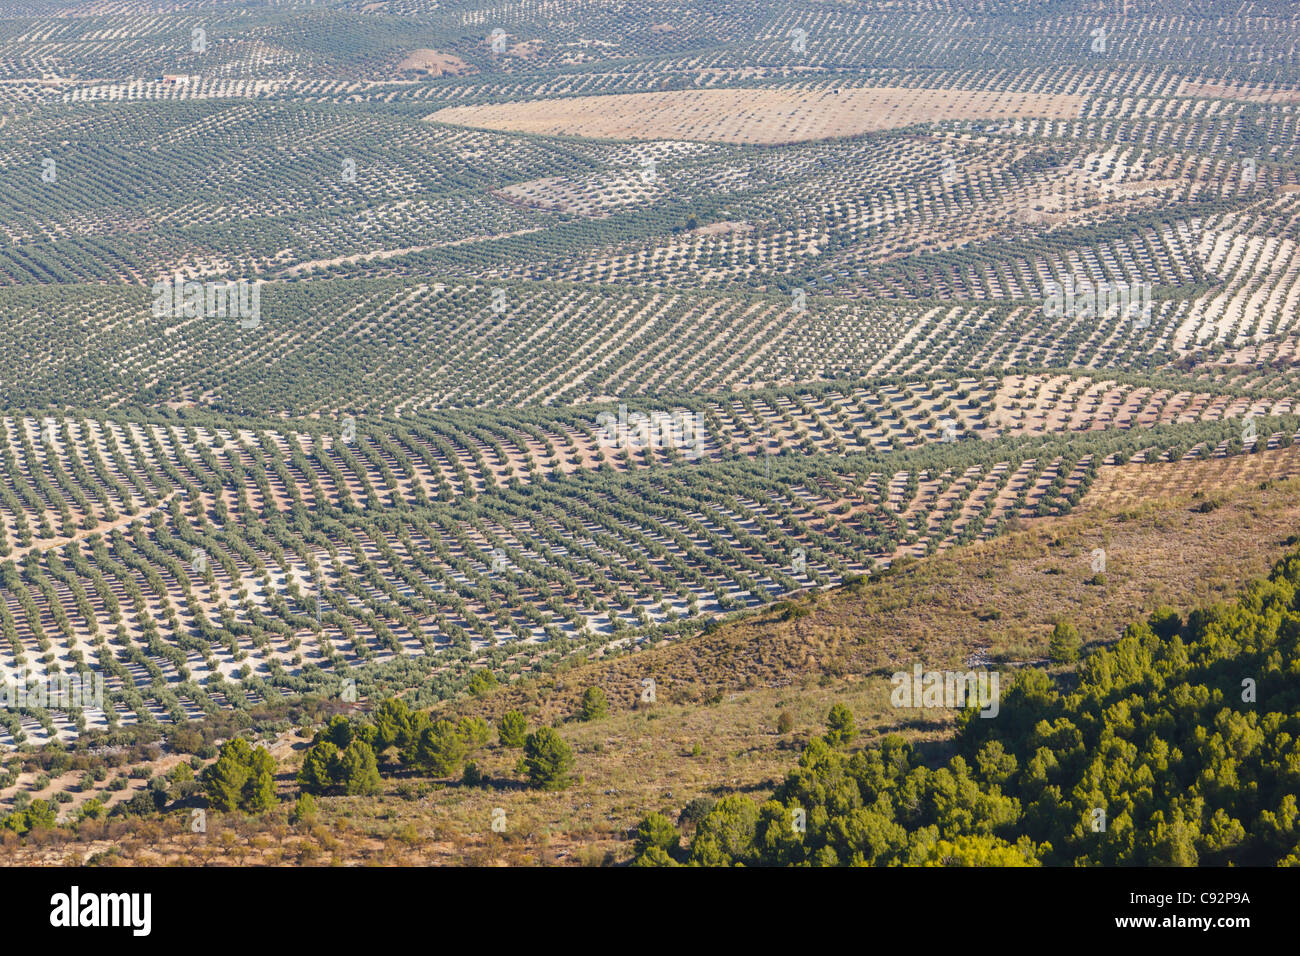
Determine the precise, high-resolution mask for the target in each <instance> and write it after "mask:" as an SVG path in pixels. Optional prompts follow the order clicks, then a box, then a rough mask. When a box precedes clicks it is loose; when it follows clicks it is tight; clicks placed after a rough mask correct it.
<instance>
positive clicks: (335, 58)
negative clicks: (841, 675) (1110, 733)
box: [0, 0, 1300, 747]
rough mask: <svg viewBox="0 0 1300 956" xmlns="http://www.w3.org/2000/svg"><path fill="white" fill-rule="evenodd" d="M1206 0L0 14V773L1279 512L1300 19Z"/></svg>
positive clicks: (130, 5) (1291, 420) (1299, 213)
mask: <svg viewBox="0 0 1300 956" xmlns="http://www.w3.org/2000/svg"><path fill="white" fill-rule="evenodd" d="M1183 6H1186V7H1187V9H1184V10H1173V9H1171V8H1170V5H1169V4H1167V3H1162V2H1158V0H1134V2H1125V3H1119V2H1109V0H1106V2H1102V3H1095V2H1083V0H1051V2H1046V3H1042V2H1027V0H993V2H986V3H982V4H971V3H968V2H965V0H936V2H925V3H902V4H899V3H896V2H884V0H851V2H845V3H837V4H826V3H821V2H815V0H778V2H776V3H771V4H752V3H741V2H738V0H693V2H689V3H685V4H683V3H680V2H677V0H673V2H668V0H629V2H627V3H621V4H610V3H606V2H602V0H556V2H549V3H545V4H532V3H523V4H518V3H509V4H504V3H491V2H484V0H440V2H438V3H433V2H425V0H379V2H369V0H326V2H305V0H304V2H298V0H287V2H277V3H261V4H252V5H248V4H233V3H226V2H220V0H204V2H200V3H193V4H188V3H187V4H183V5H180V6H166V5H164V6H158V5H155V4H151V3H147V2H143V0H120V2H102V0H89V2H77V3H72V4H52V3H48V2H45V0H0V322H2V323H3V326H4V329H5V333H6V334H5V335H4V336H0V456H2V457H3V467H0V635H2V637H3V639H2V640H0V676H2V677H3V679H4V681H5V682H6V683H10V684H15V683H16V684H22V683H24V682H30V681H42V680H44V679H46V678H49V677H51V676H53V675H56V674H67V673H69V672H71V671H82V672H87V673H99V674H102V675H103V676H104V680H105V688H106V695H105V701H104V706H103V707H102V708H99V707H92V708H85V709H82V708H75V707H74V708H71V709H59V708H46V707H41V706H20V707H13V708H7V709H5V710H3V711H0V725H2V726H0V745H4V746H8V747H14V746H27V745H37V744H41V743H45V742H49V741H51V740H54V739H56V738H59V739H63V740H70V739H72V738H73V737H75V736H77V735H78V734H80V733H82V732H84V731H87V730H100V731H105V734H104V735H103V736H104V737H105V738H111V737H112V732H113V731H114V730H115V729H116V728H119V727H126V726H129V725H140V724H143V725H152V724H155V723H158V724H177V723H181V722H184V721H187V720H191V719H196V718H199V717H203V716H212V715H216V714H220V713H225V712H229V711H237V712H240V713H245V714H246V713H248V712H249V711H250V710H251V709H255V708H256V707H257V706H258V705H259V704H261V703H276V702H278V701H281V700H284V699H288V698H293V697H297V696H299V695H308V696H319V695H327V696H328V695H337V694H340V693H344V694H347V695H348V696H349V697H350V696H351V694H352V693H353V691H355V692H357V693H359V694H360V695H361V696H362V697H363V698H364V697H370V698H372V699H377V698H378V697H380V696H383V695H385V694H388V693H393V692H398V691H403V692H407V693H409V694H410V698H411V699H412V700H414V701H417V702H423V703H426V704H431V703H433V702H435V701H437V700H439V699H441V698H445V697H448V696H450V695H454V694H455V693H457V692H458V690H459V689H460V688H461V687H462V686H463V685H464V684H465V682H466V681H467V680H468V679H469V676H470V673H471V672H472V671H475V670H480V669H483V668H484V667H487V668H489V669H491V670H493V671H494V672H496V673H498V674H499V675H501V676H506V677H515V676H517V675H520V674H525V673H530V672H532V673H536V672H538V671H542V670H547V669H550V668H553V667H555V666H557V665H559V664H560V663H561V662H571V661H572V660H573V659H574V658H576V657H577V656H579V655H595V654H597V653H601V652H602V651H603V652H611V651H612V650H614V649H618V648H621V647H630V646H642V645H650V644H657V643H660V642H664V641H670V640H672V639H676V638H679V637H682V636H683V635H688V634H692V633H695V632H697V631H699V630H701V629H703V628H704V627H706V626H708V625H709V622H711V621H713V620H714V619H716V618H717V617H719V616H720V615H725V614H727V613H729V612H732V611H736V610H739V609H744V608H751V607H756V606H758V605H762V604H767V603H769V602H775V601H779V600H784V599H788V598H789V597H790V596H791V595H794V594H798V593H802V592H806V591H810V590H814V589H821V588H826V587H829V586H832V585H835V584H837V583H839V582H842V581H843V580H845V579H846V578H850V577H851V576H855V575H860V574H863V573H867V572H872V571H877V570H880V569H883V568H885V567H888V566H891V565H893V564H894V563H895V562H897V561H899V560H900V559H913V558H916V559H924V558H927V557H929V558H933V557H935V556H937V555H939V554H941V553H948V552H953V551H959V550H960V549H961V548H963V547H965V546H968V545H973V544H977V543H979V542H982V541H987V540H989V539H993V538H995V537H997V536H999V535H1000V534H1001V533H1003V532H1005V531H1007V530H1012V529H1017V528H1023V527H1025V526H1026V525H1029V526H1032V524H1033V523H1034V522H1036V521H1040V520H1041V519H1044V518H1050V517H1060V516H1063V515H1065V514H1066V513H1068V512H1070V511H1071V510H1072V509H1074V508H1075V507H1076V506H1077V505H1078V504H1079V502H1080V501H1081V500H1083V499H1084V498H1085V496H1086V495H1087V494H1088V492H1089V489H1090V488H1093V487H1094V486H1096V484H1097V483H1098V482H1100V483H1101V485H1102V486H1104V487H1107V488H1114V489H1120V490H1115V491H1114V494H1116V495H1120V496H1121V497H1122V496H1123V494H1127V495H1128V496H1129V498H1130V499H1132V500H1138V499H1140V498H1141V497H1142V496H1143V495H1144V494H1146V493H1147V489H1146V486H1145V485H1142V484H1141V483H1140V482H1137V483H1135V484H1134V485H1133V486H1132V488H1131V489H1130V491H1129V492H1123V494H1122V493H1121V492H1122V488H1121V484H1122V483H1121V484H1117V482H1118V478H1117V477H1116V476H1118V475H1130V474H1132V469H1133V468H1134V467H1135V466H1142V467H1146V466H1154V465H1155V464H1156V463H1165V464H1173V465H1176V464H1177V463H1179V462H1182V463H1185V464H1187V465H1188V466H1191V465H1196V466H1197V467H1199V468H1201V469H1202V470H1201V471H1199V472H1195V473H1196V474H1199V475H1203V476H1204V482H1206V483H1208V484H1216V483H1220V482H1230V481H1231V480H1232V477H1233V476H1234V475H1252V476H1253V475H1256V474H1259V475H1262V476H1263V477H1261V478H1260V480H1264V477H1269V478H1276V477H1285V476H1287V475H1289V474H1290V473H1291V469H1292V465H1293V463H1294V455H1293V454H1292V453H1291V451H1290V449H1291V447H1292V443H1293V441H1294V439H1295V438H1296V435H1297V431H1298V428H1300V417H1298V416H1300V409H1298V408H1297V402H1298V401H1300V397H1298V396H1300V377H1298V370H1300V349H1298V348H1297V341H1300V325H1298V324H1297V323H1298V321H1300V320H1298V318H1297V317H1298V316H1300V266H1297V265H1296V255H1295V253H1296V243H1297V241H1300V205H1298V203H1300V167H1298V166H1297V162H1298V160H1300V157H1298V156H1297V144H1298V143H1300V134H1298V132H1297V108H1298V107H1300V59H1298V58H1297V54H1296V50H1297V49H1300V44H1297V39H1298V38H1300V12H1298V11H1297V10H1296V9H1295V7H1294V4H1290V3H1286V2H1283V0H1247V2H1245V3H1244V4H1237V5H1234V6H1229V5H1225V4H1220V3H1212V2H1205V3H1190V4H1186V5H1183ZM1270 456H1271V457H1270ZM1261 462H1268V463H1269V464H1268V465H1267V467H1265V466H1264V465H1262V464H1261ZM1261 469H1263V470H1262V471H1261ZM1189 473H1191V472H1189ZM1125 480H1127V479H1125ZM1198 480H1199V479H1198ZM1134 481H1135V482H1136V479H1134ZM96 739H98V737H97V738H96Z"/></svg>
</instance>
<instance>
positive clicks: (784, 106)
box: [428, 87, 1084, 145]
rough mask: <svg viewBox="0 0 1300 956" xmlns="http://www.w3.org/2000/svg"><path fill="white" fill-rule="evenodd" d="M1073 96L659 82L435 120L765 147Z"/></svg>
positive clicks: (1008, 114) (1067, 101)
mask: <svg viewBox="0 0 1300 956" xmlns="http://www.w3.org/2000/svg"><path fill="white" fill-rule="evenodd" d="M1083 102H1084V98H1083V97H1082V96H1074V95H1048V94H1038V93H1000V92H985V91H979V90H923V89H902V88H895V87H860V88H857V89H842V90H840V91H839V92H834V91H829V90H823V91H811V90H669V91H666V92H662V93H625V94H617V95H613V96H578V97H572V98H569V99H555V100H542V101H534V102H528V103H495V104H488V105H480V106H452V107H448V108H446V109H442V110H438V111H437V112H436V113H434V114H432V115H431V116H429V117H428V118H429V119H431V120H436V121H438V122H441V123H454V124H458V125H462V126H475V127H481V128H487V129H495V130H505V131H510V132H519V133H538V134H542V135H549V136H559V135H568V136H584V137H590V138H596V139H685V140H706V141H709V142H723V143H742V144H754V145H772V144H778V143H797V142H802V141H806V140H816V139H826V138H830V137H835V136H854V135H857V134H859V133H868V132H872V131H875V130H883V129H897V128H899V127H903V126H910V125H912V124H914V123H929V122H936V121H940V120H961V119H969V120H1005V119H1011V118H1028V117H1046V118H1052V119H1070V118H1073V117H1076V116H1078V115H1079V113H1080V110H1081V107H1082V105H1083Z"/></svg>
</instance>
